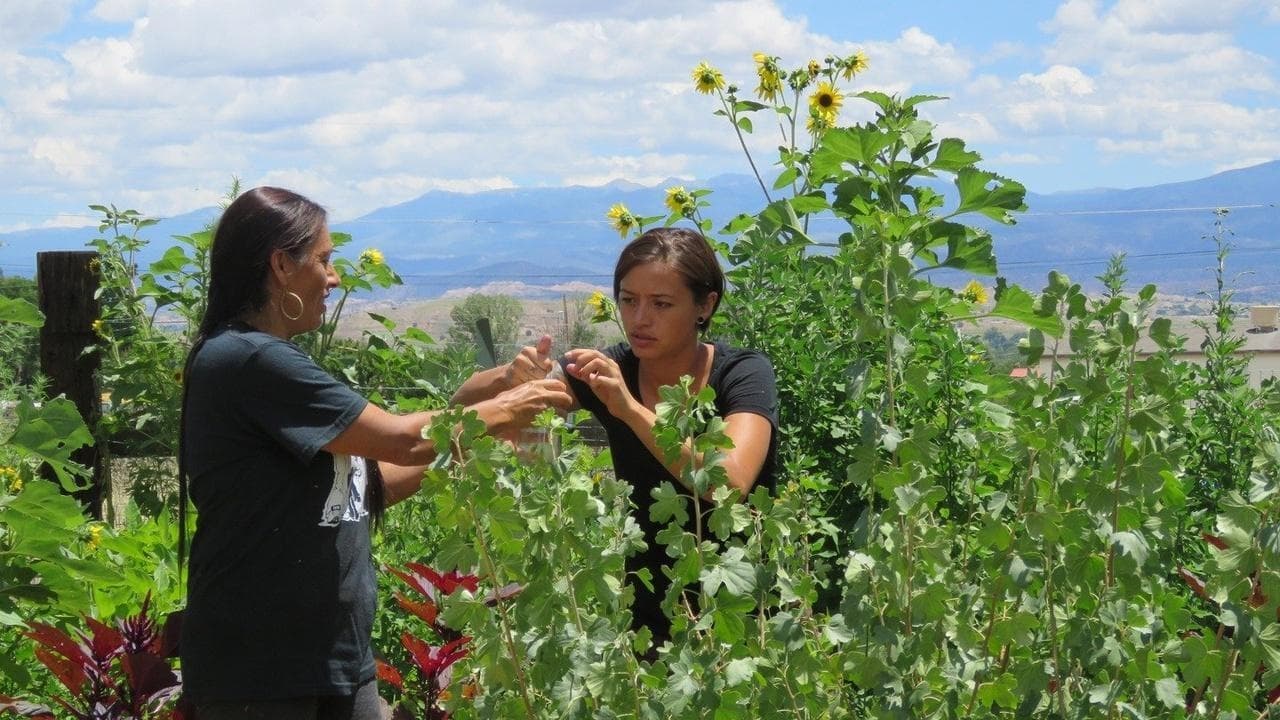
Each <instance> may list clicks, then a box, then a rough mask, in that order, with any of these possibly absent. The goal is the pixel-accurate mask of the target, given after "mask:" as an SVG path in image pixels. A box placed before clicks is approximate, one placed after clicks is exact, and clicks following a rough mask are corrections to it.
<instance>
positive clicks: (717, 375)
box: [565, 343, 778, 635]
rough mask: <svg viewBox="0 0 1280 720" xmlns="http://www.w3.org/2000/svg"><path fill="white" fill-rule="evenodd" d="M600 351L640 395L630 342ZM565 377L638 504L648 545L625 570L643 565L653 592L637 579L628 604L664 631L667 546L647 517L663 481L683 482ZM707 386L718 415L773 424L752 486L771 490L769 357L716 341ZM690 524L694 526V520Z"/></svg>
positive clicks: (638, 618) (773, 451)
mask: <svg viewBox="0 0 1280 720" xmlns="http://www.w3.org/2000/svg"><path fill="white" fill-rule="evenodd" d="M602 352H604V354H605V355H608V356H609V357H610V358H612V359H613V360H614V361H615V362H617V363H618V367H619V369H620V370H621V371H622V377H623V379H624V380H625V381H626V383H627V389H628V390H629V391H630V392H631V396H632V397H635V398H638V397H640V359H639V358H637V357H636V356H635V353H633V352H632V351H631V347H630V346H629V345H627V344H625V343H620V344H618V345H614V346H612V347H608V348H605V349H604V350H603V351H602ZM565 377H566V380H567V381H568V383H569V385H570V387H571V388H572V389H573V394H574V396H575V397H576V398H577V400H578V404H579V405H581V406H582V407H583V408H585V409H587V410H589V411H591V414H593V415H595V417H596V419H597V420H599V421H600V424H601V425H603V426H604V429H605V432H606V433H607V434H608V437H609V451H610V454H611V455H612V457H613V470H614V472H615V473H616V474H617V476H618V477H619V478H621V479H622V480H625V481H626V482H627V483H629V484H630V485H631V488H632V490H631V500H632V502H634V503H635V505H636V523H637V524H638V525H639V526H640V528H641V529H642V530H643V531H644V537H645V542H647V543H648V545H649V547H648V549H647V550H644V551H642V552H640V553H638V554H636V555H635V556H633V557H631V558H629V559H628V563H627V570H628V572H634V571H635V570H636V569H638V568H642V567H645V568H649V570H650V572H651V573H652V575H653V586H654V591H653V592H652V593H651V592H649V590H648V589H647V588H645V587H644V585H643V584H642V583H640V582H638V581H635V582H632V583H631V584H632V586H633V587H634V588H635V603H634V604H633V605H632V608H631V611H632V616H633V617H634V618H635V625H636V626H637V627H639V626H641V625H645V626H648V627H649V628H650V629H652V630H653V631H654V633H655V635H666V634H667V633H668V632H669V627H670V621H669V620H668V619H667V617H666V616H665V615H664V614H663V612H662V608H661V602H662V598H663V596H665V595H666V592H667V588H668V587H670V585H671V583H670V581H669V580H667V577H666V575H664V574H663V572H662V566H663V565H664V564H669V563H670V562H671V561H670V559H669V558H668V557H667V554H666V547H665V546H663V545H661V544H659V543H658V542H657V534H658V531H659V530H661V529H662V525H659V524H658V523H656V522H654V521H653V520H650V519H649V507H650V505H652V504H653V496H652V492H653V490H654V489H656V488H658V487H659V486H661V485H662V483H663V482H669V483H671V484H672V485H674V486H675V488H676V489H677V490H678V491H684V486H683V485H681V484H680V481H679V480H677V479H676V478H675V477H673V476H672V475H671V473H670V472H668V471H667V468H666V466H664V465H663V464H662V462H661V461H659V460H658V458H656V457H654V455H653V453H651V452H649V448H647V447H645V445H644V443H643V442H642V441H641V440H640V438H638V437H636V434H635V433H634V432H632V431H631V428H629V427H627V424H626V423H625V422H623V421H621V420H619V419H618V418H616V417H614V416H613V415H612V414H611V413H610V412H609V411H608V409H606V408H605V406H604V403H603V402H601V400H600V398H598V397H597V396H596V394H595V393H594V392H592V391H591V388H590V387H589V386H588V385H587V384H586V383H584V382H582V381H581V380H578V379H577V378H574V377H573V376H571V375H568V374H566V376H565ZM707 385H708V386H710V387H711V389H713V390H715V393H716V399H715V404H716V414H717V415H719V416H720V417H722V418H723V417H727V416H729V415H731V414H733V413H739V412H749V413H754V414H756V415H761V416H763V417H765V418H767V419H768V420H769V424H770V425H772V426H773V433H772V435H771V436H770V438H769V451H768V453H767V454H766V455H765V461H764V465H763V466H762V467H761V468H760V475H759V476H758V477H757V478H756V485H758V486H764V487H766V488H768V489H770V490H773V489H774V486H775V482H776V481H775V472H776V465H777V455H778V391H777V387H776V383H775V381H774V374H773V365H772V364H770V362H769V359H768V358H767V357H765V356H764V355H763V354H761V353H759V352H756V351H754V350H744V349H740V348H734V347H729V346H728V345H725V344H723V343H716V344H715V354H714V356H713V357H712V360H711V372H710V374H709V375H708V377H707ZM688 529H689V530H690V531H692V530H693V524H692V520H691V521H690V524H689V527H688Z"/></svg>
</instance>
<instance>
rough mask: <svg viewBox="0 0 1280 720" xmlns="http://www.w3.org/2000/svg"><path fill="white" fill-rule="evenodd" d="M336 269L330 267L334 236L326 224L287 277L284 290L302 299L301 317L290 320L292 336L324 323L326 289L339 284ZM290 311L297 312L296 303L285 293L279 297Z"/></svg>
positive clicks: (285, 308)
mask: <svg viewBox="0 0 1280 720" xmlns="http://www.w3.org/2000/svg"><path fill="white" fill-rule="evenodd" d="M338 282H339V280H338V272H337V270H334V268H333V239H332V238H330V237H329V229H328V228H327V227H326V228H325V229H324V230H323V231H322V232H321V234H320V237H318V238H316V239H315V240H314V241H313V242H312V243H311V245H310V246H308V247H307V250H306V254H305V255H304V256H303V258H302V261H301V262H300V263H299V264H298V266H297V268H296V269H295V270H294V272H293V274H292V275H290V276H289V283H288V287H286V288H285V290H287V291H291V292H295V293H297V294H298V297H300V298H302V317H299V318H298V319H297V320H289V323H290V324H291V325H292V327H291V328H290V330H291V333H290V334H291V335H296V334H300V333H304V332H310V331H312V330H315V329H316V328H318V327H320V324H321V323H322V322H324V309H325V307H324V301H325V298H326V297H328V296H329V291H330V290H332V289H334V288H336V287H338ZM281 302H282V307H283V309H284V310H285V311H287V312H289V313H291V314H292V313H295V312H297V308H296V303H295V302H294V300H293V299H292V298H290V297H288V296H285V297H284V298H282V300H281Z"/></svg>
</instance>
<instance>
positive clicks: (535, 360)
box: [502, 335, 555, 388]
mask: <svg viewBox="0 0 1280 720" xmlns="http://www.w3.org/2000/svg"><path fill="white" fill-rule="evenodd" d="M554 365H555V361H553V360H552V359H551V336H550V335H543V336H542V337H541V338H539V339H538V344H537V345H526V346H525V347H523V348H521V350H520V354H518V355H516V356H515V358H514V359H512V361H511V362H509V363H507V366H506V370H505V371H504V373H503V377H502V379H503V381H504V382H505V383H506V384H507V387H508V388H514V387H516V386H518V385H520V384H522V383H527V382H529V381H530V380H541V379H542V378H545V377H546V376H547V375H548V374H549V373H550V372H551V368H552V367H553V366H554Z"/></svg>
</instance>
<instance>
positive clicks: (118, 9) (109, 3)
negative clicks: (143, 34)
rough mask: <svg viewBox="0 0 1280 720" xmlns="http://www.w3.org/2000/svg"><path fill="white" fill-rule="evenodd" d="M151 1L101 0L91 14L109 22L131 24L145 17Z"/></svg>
mask: <svg viewBox="0 0 1280 720" xmlns="http://www.w3.org/2000/svg"><path fill="white" fill-rule="evenodd" d="M150 4H151V3H150V2H149V0H99V2H98V4H97V5H94V6H93V9H92V10H90V11H89V14H90V15H92V16H93V17H96V18H98V19H99V20H105V21H107V22H131V21H133V20H137V19H139V18H141V17H145V15H146V13H147V8H148V6H150Z"/></svg>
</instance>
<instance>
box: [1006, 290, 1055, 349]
mask: <svg viewBox="0 0 1280 720" xmlns="http://www.w3.org/2000/svg"><path fill="white" fill-rule="evenodd" d="M991 315H993V316H995V317H1002V318H1008V319H1010V320H1015V321H1017V322H1020V323H1022V324H1024V325H1026V326H1028V327H1031V328H1035V329H1036V330H1039V331H1041V332H1043V333H1044V334H1046V335H1052V336H1053V337H1056V338H1059V337H1062V320H1061V318H1059V317H1058V316H1057V315H1048V314H1045V313H1043V312H1041V311H1039V310H1038V309H1037V308H1036V302H1035V298H1033V297H1032V296H1031V294H1030V293H1028V292H1027V291H1026V290H1023V289H1022V288H1020V287H1018V286H1017V285H1009V286H1007V287H1006V288H1005V290H1004V292H1003V293H1001V295H1000V297H999V299H997V300H996V306H995V307H994V308H992V309H991Z"/></svg>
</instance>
